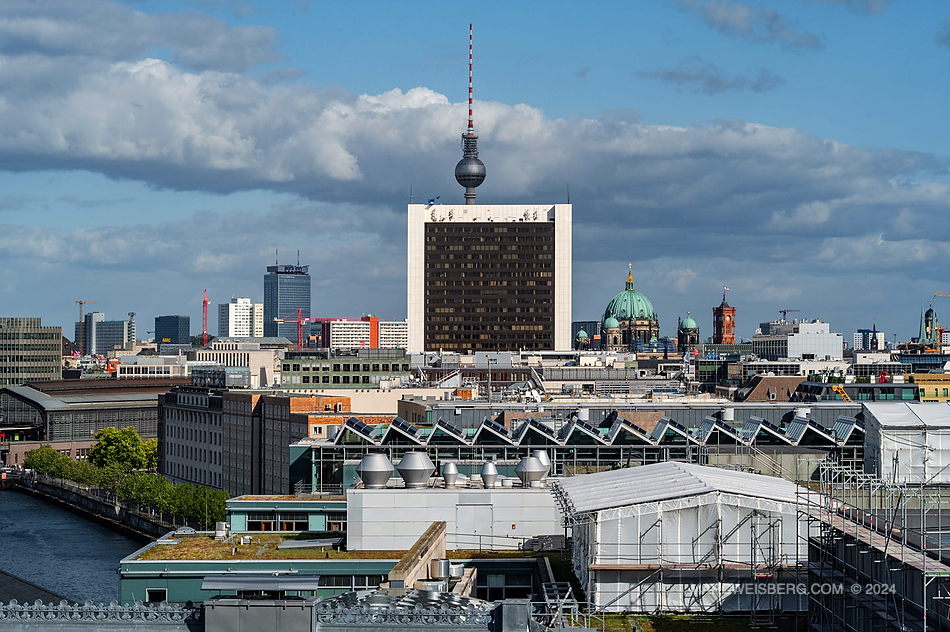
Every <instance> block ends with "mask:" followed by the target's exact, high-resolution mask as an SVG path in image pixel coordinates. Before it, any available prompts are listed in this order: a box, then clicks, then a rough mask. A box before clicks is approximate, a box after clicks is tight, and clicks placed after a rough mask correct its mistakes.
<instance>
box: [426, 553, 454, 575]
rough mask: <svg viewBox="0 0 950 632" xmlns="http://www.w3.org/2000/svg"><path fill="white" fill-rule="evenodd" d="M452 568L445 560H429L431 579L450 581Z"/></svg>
mask: <svg viewBox="0 0 950 632" xmlns="http://www.w3.org/2000/svg"><path fill="white" fill-rule="evenodd" d="M450 566H451V564H450V563H449V561H448V560H445V559H438V558H436V559H434V560H429V579H448V577H449V567H450Z"/></svg>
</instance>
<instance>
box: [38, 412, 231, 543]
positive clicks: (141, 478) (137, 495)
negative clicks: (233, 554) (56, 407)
mask: <svg viewBox="0 0 950 632" xmlns="http://www.w3.org/2000/svg"><path fill="white" fill-rule="evenodd" d="M113 430H114V429H113ZM137 436H138V435H136V437H137ZM97 438H98V435H97ZM142 443H143V444H145V443H154V442H142ZM146 450H147V448H146ZM90 458H91V453H90ZM23 465H24V467H27V468H29V469H32V470H36V471H37V472H39V473H41V474H46V475H48V476H53V477H56V478H65V479H69V480H71V481H74V482H76V483H79V484H80V485H87V486H90V487H91V486H96V487H100V488H105V489H114V490H115V494H116V498H118V499H119V500H120V501H122V502H124V503H132V504H136V505H139V506H140V507H146V508H152V509H155V510H156V511H161V512H164V513H169V514H172V515H175V516H178V517H179V518H183V519H184V520H185V521H187V522H188V523H189V524H193V525H197V526H198V527H199V528H201V529H211V528H213V527H214V523H215V522H216V521H218V520H224V517H225V507H224V501H226V500H227V499H228V493H227V492H225V491H221V490H219V489H211V488H210V487H201V486H197V487H196V486H194V485H189V484H187V483H185V484H175V483H171V482H169V481H168V480H166V479H165V477H164V476H162V475H161V474H156V473H154V472H147V471H131V470H130V469H129V468H128V464H127V463H125V464H119V463H114V462H113V463H108V464H107V465H106V466H105V467H96V466H95V465H93V464H92V463H89V462H86V461H74V460H72V459H70V458H69V457H68V456H65V455H63V454H61V453H59V452H58V451H56V450H54V449H53V448H51V447H50V446H48V445H44V446H42V447H39V448H37V449H35V450H30V451H29V452H27V453H26V458H25V459H24V461H23Z"/></svg>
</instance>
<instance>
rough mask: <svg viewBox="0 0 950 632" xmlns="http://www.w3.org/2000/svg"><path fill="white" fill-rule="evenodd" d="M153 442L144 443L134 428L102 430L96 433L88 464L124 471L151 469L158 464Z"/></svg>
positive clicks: (156, 451)
mask: <svg viewBox="0 0 950 632" xmlns="http://www.w3.org/2000/svg"><path fill="white" fill-rule="evenodd" d="M157 457H158V450H157V443H156V442H155V441H144V440H142V437H140V436H139V433H138V432H136V430H135V428H133V427H132V426H128V427H126V428H123V429H122V430H119V429H117V428H103V429H102V430H100V431H99V432H97V433H96V445H94V446H93V447H92V450H90V451H89V462H90V463H92V464H93V465H95V466H96V467H109V466H116V467H120V468H122V469H123V470H125V471H130V470H141V469H149V468H153V467H155V466H156V465H157V464H158V458H157Z"/></svg>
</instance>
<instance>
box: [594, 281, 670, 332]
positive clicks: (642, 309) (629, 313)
mask: <svg viewBox="0 0 950 632" xmlns="http://www.w3.org/2000/svg"><path fill="white" fill-rule="evenodd" d="M610 318H614V319H616V320H637V319H647V320H659V319H658V318H657V317H656V312H655V311H653V303H651V302H650V299H648V298H647V297H646V296H644V295H643V294H640V292H637V291H636V290H635V289H633V271H632V270H631V271H630V274H629V275H628V276H627V287H626V289H624V291H623V292H621V293H620V294H618V295H617V296H615V297H614V298H613V300H611V301H610V303H609V304H608V305H607V309H605V310H604V317H603V321H604V327H605V328H609V325H608V324H607V320H608V319H610ZM617 326H619V325H617Z"/></svg>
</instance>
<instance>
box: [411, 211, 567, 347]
mask: <svg viewBox="0 0 950 632" xmlns="http://www.w3.org/2000/svg"><path fill="white" fill-rule="evenodd" d="M571 212H572V207H571V205H570V204H554V205H517V204H508V205H491V206H488V205H484V206H482V205H457V206H456V205H439V206H436V205H433V206H428V205H423V204H410V205H409V296H408V307H409V318H408V320H409V350H410V351H413V352H419V351H424V350H439V349H441V350H444V351H457V352H459V353H468V352H469V351H494V350H499V349H526V350H531V351H534V350H538V351H540V350H554V349H557V350H567V349H570V348H571Z"/></svg>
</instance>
